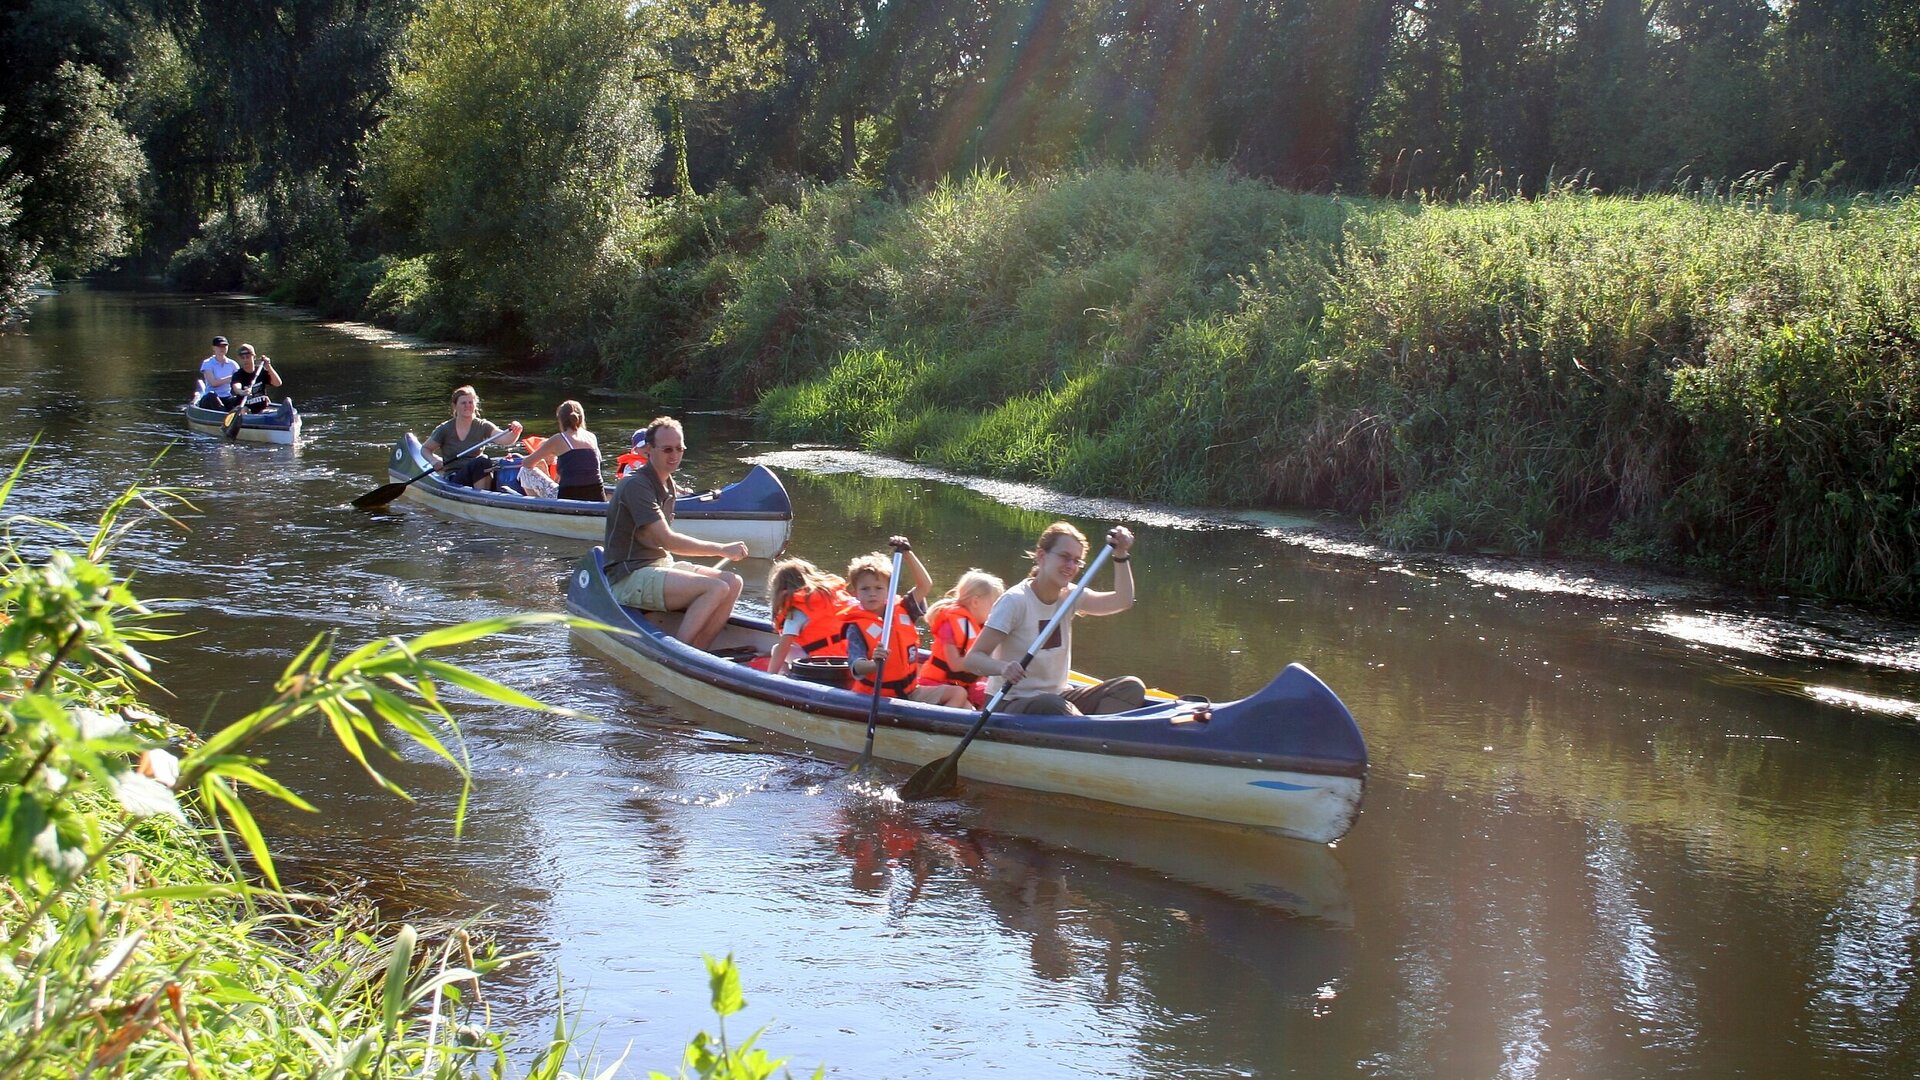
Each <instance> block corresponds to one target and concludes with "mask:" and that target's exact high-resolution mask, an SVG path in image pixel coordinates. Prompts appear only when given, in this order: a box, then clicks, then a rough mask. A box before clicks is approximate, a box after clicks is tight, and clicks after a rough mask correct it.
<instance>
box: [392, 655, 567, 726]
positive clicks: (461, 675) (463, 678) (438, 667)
mask: <svg viewBox="0 0 1920 1080" xmlns="http://www.w3.org/2000/svg"><path fill="white" fill-rule="evenodd" d="M420 664H421V666H422V667H424V668H426V669H427V670H428V671H431V672H432V673H433V674H434V676H435V677H437V678H438V679H440V681H442V682H447V683H452V684H453V685H455V686H458V687H460V688H461V689H463V690H470V691H472V692H474V693H476V694H479V695H481V696H482V697H486V698H489V699H491V700H493V701H497V702H499V703H500V704H502V705H516V706H519V707H520V708H522V709H532V710H534V711H536V712H550V713H557V714H559V715H561V716H579V715H580V714H579V713H577V712H574V711H573V710H572V709H566V708H562V707H560V706H558V705H548V704H546V703H545V702H542V701H538V700H536V699H534V698H531V697H528V696H527V695H525V694H523V693H521V692H520V691H518V690H515V689H514V688H512V687H511V686H507V685H505V684H502V683H497V682H495V681H493V680H492V679H489V678H487V677H486V676H485V675H476V674H474V673H473V672H471V671H468V670H466V669H465V668H462V667H456V666H455V665H453V664H449V663H447V662H445V661H444V660H422V661H421V662H420Z"/></svg>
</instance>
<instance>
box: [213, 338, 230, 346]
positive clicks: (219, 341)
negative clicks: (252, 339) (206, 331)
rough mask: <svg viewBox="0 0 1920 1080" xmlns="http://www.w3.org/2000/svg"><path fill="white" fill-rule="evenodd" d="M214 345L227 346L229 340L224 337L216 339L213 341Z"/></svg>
mask: <svg viewBox="0 0 1920 1080" xmlns="http://www.w3.org/2000/svg"><path fill="white" fill-rule="evenodd" d="M213 343H214V344H215V345H225V344H226V343H227V339H226V338H223V337H216V338H214V339H213Z"/></svg>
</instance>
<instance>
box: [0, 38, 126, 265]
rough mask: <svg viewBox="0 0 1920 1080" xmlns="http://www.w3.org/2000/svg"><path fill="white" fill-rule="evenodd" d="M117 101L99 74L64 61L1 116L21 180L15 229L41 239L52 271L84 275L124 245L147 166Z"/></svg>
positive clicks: (119, 95) (0, 132) (115, 91)
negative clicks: (23, 181) (138, 185)
mask: <svg viewBox="0 0 1920 1080" xmlns="http://www.w3.org/2000/svg"><path fill="white" fill-rule="evenodd" d="M122 98H123V94H122V91H121V89H120V88H119V87H118V86H116V85H114V84H113V83H112V82H109V81H108V80H107V79H106V77H105V76H103V75H102V74H101V73H100V72H99V71H97V70H95V69H94V68H91V67H86V66H83V65H79V64H74V63H72V62H67V63H63V64H61V65H59V66H58V67H56V68H55V69H54V70H53V72H52V74H51V75H50V77H49V78H48V80H47V81H46V82H44V83H41V84H39V85H38V86H35V87H34V88H33V91H32V93H31V94H29V95H28V96H27V98H26V100H24V101H22V102H20V103H19V104H18V105H16V106H15V108H14V111H13V112H12V113H11V114H0V125H3V126H0V135H4V139H5V143H6V145H7V146H9V147H11V148H12V149H13V150H14V152H15V153H17V154H19V155H20V156H19V158H18V159H17V160H16V162H15V165H16V166H17V167H20V168H21V169H22V171H23V173H24V176H25V178H26V181H27V183H26V185H25V186H24V187H23V188H22V190H21V197H20V217H19V220H18V221H17V223H16V224H15V226H14V227H15V228H16V229H17V230H18V231H19V233H20V234H21V235H22V236H25V237H28V238H30V239H33V240H37V241H39V242H40V244H41V245H42V247H41V257H42V258H44V259H46V260H47V263H48V265H49V266H51V267H52V268H53V269H54V270H55V271H56V272H59V273H68V274H73V273H85V272H86V271H88V270H92V269H94V268H95V267H98V266H100V265H101V264H103V263H105V262H106V261H107V260H109V259H111V258H113V257H115V256H118V255H120V254H122V253H124V252H125V251H126V250H127V248H128V246H129V244H130V243H131V240H132V232H133V229H134V213H135V205H134V202H135V186H134V185H135V182H136V181H137V180H138V179H139V177H140V174H141V173H142V172H143V171H144V170H145V168H146V161H145V159H144V158H143V156H142V155H141V150H140V145H139V144H138V143H137V142H135V141H134V138H133V136H132V135H130V134H129V133H128V132H127V130H126V128H125V126H124V125H122V124H121V122H120V119H119V117H118V116H117V115H116V110H118V109H119V107H120V105H121V103H122Z"/></svg>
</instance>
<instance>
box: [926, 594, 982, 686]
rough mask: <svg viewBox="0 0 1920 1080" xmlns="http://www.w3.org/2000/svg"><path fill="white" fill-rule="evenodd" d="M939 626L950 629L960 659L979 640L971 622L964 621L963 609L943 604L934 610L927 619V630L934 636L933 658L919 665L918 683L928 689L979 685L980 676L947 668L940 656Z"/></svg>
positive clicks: (957, 605)
mask: <svg viewBox="0 0 1920 1080" xmlns="http://www.w3.org/2000/svg"><path fill="white" fill-rule="evenodd" d="M942 626H952V627H953V644H954V646H955V647H956V648H958V649H959V650H960V655H961V656H965V655H967V650H968V649H971V648H973V639H974V638H977V637H979V636H980V631H978V630H976V629H974V626H973V620H972V619H970V618H968V617H967V609H966V608H964V607H962V606H960V605H959V604H942V605H940V606H939V607H938V608H935V609H934V611H933V614H931V615H929V616H927V629H928V630H930V631H932V633H933V655H932V656H929V657H927V662H926V663H924V664H921V665H920V681H921V682H923V683H927V684H929V685H933V684H937V683H954V684H956V685H959V686H972V685H973V684H974V683H976V682H978V681H980V676H978V675H975V674H974V673H973V672H971V671H955V670H954V669H952V668H950V667H948V666H947V661H946V660H945V659H944V658H943V657H942V656H941V655H940V628H941V627H942Z"/></svg>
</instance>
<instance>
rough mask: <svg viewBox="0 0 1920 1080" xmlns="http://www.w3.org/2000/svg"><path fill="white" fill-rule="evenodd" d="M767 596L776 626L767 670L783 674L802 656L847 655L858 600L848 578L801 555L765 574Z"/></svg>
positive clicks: (774, 566)
mask: <svg viewBox="0 0 1920 1080" xmlns="http://www.w3.org/2000/svg"><path fill="white" fill-rule="evenodd" d="M767 599H768V601H769V602H770V603H772V605H773V625H774V628H775V629H777V630H779V631H780V640H779V641H778V642H777V643H775V645H774V646H773V655H772V656H770V657H769V658H768V660H767V670H768V671H770V672H772V673H773V674H775V675H784V674H786V673H787V666H788V665H789V664H791V663H793V661H795V660H798V659H799V658H800V657H802V656H845V655H847V641H846V637H845V630H846V625H847V620H848V619H849V618H851V617H852V615H853V612H854V611H855V610H857V609H858V608H859V606H860V605H859V603H858V602H857V601H855V600H854V598H853V597H852V596H851V595H850V594H848V592H847V583H846V582H844V581H842V580H840V578H838V577H837V576H835V575H833V574H829V573H827V572H826V571H825V570H822V569H820V568H819V567H817V566H815V565H813V564H812V563H810V562H808V561H807V560H805V559H782V560H780V561H779V562H777V563H774V564H773V569H772V571H770V572H769V573H768V574H767Z"/></svg>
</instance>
